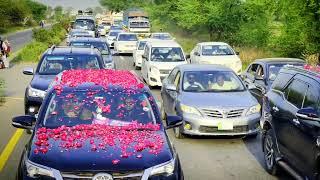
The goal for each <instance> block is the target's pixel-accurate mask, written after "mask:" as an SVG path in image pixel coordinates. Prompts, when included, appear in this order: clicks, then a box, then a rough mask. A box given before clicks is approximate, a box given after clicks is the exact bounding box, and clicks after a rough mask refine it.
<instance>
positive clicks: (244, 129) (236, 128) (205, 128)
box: [199, 125, 249, 133]
mask: <svg viewBox="0 0 320 180" xmlns="http://www.w3.org/2000/svg"><path fill="white" fill-rule="evenodd" d="M199 131H200V132H202V133H225V132H233V133H243V132H248V131H249V126H248V125H244V126H234V127H233V130H218V127H210V126H200V127H199Z"/></svg>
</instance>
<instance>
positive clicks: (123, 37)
mask: <svg viewBox="0 0 320 180" xmlns="http://www.w3.org/2000/svg"><path fill="white" fill-rule="evenodd" d="M118 41H138V38H137V35H135V34H120V35H119V38H118Z"/></svg>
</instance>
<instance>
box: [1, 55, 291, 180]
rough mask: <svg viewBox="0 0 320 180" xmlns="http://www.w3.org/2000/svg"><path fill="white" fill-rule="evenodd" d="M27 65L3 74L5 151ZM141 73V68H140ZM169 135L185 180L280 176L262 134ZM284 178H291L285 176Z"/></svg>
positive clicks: (4, 176)
mask: <svg viewBox="0 0 320 180" xmlns="http://www.w3.org/2000/svg"><path fill="white" fill-rule="evenodd" d="M114 59H115V61H116V63H117V68H119V69H129V70H132V69H134V68H133V66H132V57H131V56H115V57H114ZM26 66H32V67H34V66H35V64H30V65H26V64H19V65H15V66H13V67H12V68H10V69H9V70H1V71H0V77H3V78H4V79H5V80H6V95H7V96H8V98H6V102H5V104H4V105H3V106H1V107H0V128H1V130H0V137H1V139H0V152H2V151H3V149H4V148H5V146H6V145H7V143H8V142H9V140H10V139H11V137H12V136H13V134H14V133H15V132H16V129H15V128H13V127H12V126H11V118H12V117H13V116H15V115H19V114H20V115H21V114H23V113H24V110H23V99H22V98H23V96H24V89H25V87H26V86H27V85H28V83H29V81H30V80H31V76H25V75H23V74H22V69H23V68H24V67H26ZM137 73H138V74H140V72H139V71H137ZM152 92H153V93H154V95H155V97H156V98H158V99H159V98H160V89H159V88H158V89H157V88H156V89H153V90H152ZM168 134H169V136H170V139H171V141H172V143H173V144H174V146H175V147H176V149H177V151H178V153H179V156H180V160H181V163H182V168H183V170H184V174H185V179H187V180H188V179H192V180H193V179H194V180H211V179H230V180H231V179H245V180H251V179H252V180H264V179H277V178H275V177H272V176H270V175H269V174H268V173H267V172H266V171H265V170H264V168H263V166H264V164H263V156H262V151H261V145H260V144H261V143H260V136H258V137H257V138H254V139H243V138H241V137H224V138H221V137H206V138H203V137H188V138H185V139H176V138H175V137H174V136H173V133H172V130H168ZM29 137H30V136H29V135H27V134H26V133H23V135H22V136H21V138H20V140H19V142H18V143H17V145H16V146H15V148H14V150H13V152H12V154H11V156H10V157H9V159H8V161H7V163H6V164H5V166H4V168H3V170H2V172H1V171H0V180H11V179H14V177H15V173H16V170H17V167H18V163H19V159H20V155H21V152H22V150H23V147H24V145H25V144H26V142H27V141H28V139H29ZM280 179H290V177H289V176H287V175H282V177H281V178H280Z"/></svg>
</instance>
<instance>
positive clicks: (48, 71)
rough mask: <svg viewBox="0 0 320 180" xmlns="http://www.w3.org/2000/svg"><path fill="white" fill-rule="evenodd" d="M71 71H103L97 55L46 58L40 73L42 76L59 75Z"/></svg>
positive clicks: (51, 56)
mask: <svg viewBox="0 0 320 180" xmlns="http://www.w3.org/2000/svg"><path fill="white" fill-rule="evenodd" d="M69 69H101V68H100V64H99V61H98V59H97V57H96V56H95V55H77V56H75V55H73V56H62V55H59V56H53V55H48V56H46V57H44V59H43V61H42V63H41V65H40V66H39V70H38V73H39V74H41V75H57V74H59V73H60V72H62V71H64V70H69Z"/></svg>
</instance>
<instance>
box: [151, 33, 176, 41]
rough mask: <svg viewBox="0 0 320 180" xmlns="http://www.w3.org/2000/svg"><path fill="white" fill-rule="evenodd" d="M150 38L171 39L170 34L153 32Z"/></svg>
mask: <svg viewBox="0 0 320 180" xmlns="http://www.w3.org/2000/svg"><path fill="white" fill-rule="evenodd" d="M152 38H154V39H161V40H171V39H172V38H171V36H170V34H153V35H152Z"/></svg>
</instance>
